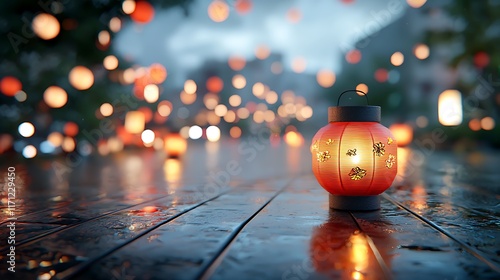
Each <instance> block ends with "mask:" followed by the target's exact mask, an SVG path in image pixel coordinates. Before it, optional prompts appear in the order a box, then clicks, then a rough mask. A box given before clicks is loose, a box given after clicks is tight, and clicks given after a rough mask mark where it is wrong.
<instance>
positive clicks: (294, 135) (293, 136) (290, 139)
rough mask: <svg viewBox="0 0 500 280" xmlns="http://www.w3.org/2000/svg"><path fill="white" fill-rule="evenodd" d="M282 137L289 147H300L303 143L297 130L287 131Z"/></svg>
mask: <svg viewBox="0 0 500 280" xmlns="http://www.w3.org/2000/svg"><path fill="white" fill-rule="evenodd" d="M283 138H284V139H285V143H287V144H288V146H290V147H300V146H302V145H304V137H302V134H300V133H299V132H296V131H288V132H287V133H285V136H284V137H283Z"/></svg>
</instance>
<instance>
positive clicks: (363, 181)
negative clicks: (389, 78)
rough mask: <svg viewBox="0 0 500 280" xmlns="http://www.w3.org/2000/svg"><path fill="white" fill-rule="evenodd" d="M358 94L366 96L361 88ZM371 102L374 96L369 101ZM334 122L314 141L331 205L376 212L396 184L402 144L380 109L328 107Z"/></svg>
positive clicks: (313, 149)
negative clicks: (382, 119) (385, 123)
mask: <svg viewBox="0 0 500 280" xmlns="http://www.w3.org/2000/svg"><path fill="white" fill-rule="evenodd" d="M349 91H355V92H360V93H363V94H364V95H365V97H366V94H365V93H364V92H362V91H359V90H348V91H344V92H342V93H341V94H340V96H339V101H340V97H342V95H343V94H344V93H346V92H349ZM366 99H367V101H368V98H367V97H366ZM328 121H329V124H327V125H326V126H324V127H323V128H321V129H320V130H319V131H318V132H317V133H316V135H315V136H314V138H313V140H312V145H311V153H312V168H313V173H314V175H315V176H316V179H317V180H318V182H319V183H320V185H321V186H322V187H323V188H324V189H325V190H327V191H328V192H329V193H330V207H331V208H334V209H340V210H376V209H379V208H380V201H379V198H378V195H379V194H380V193H382V192H384V191H385V190H386V189H387V188H389V186H390V185H391V184H392V182H393V180H394V177H395V176H396V172H397V162H396V156H397V143H396V140H395V138H394V136H393V135H392V134H391V132H390V131H389V129H388V128H386V127H384V126H383V125H381V124H380V107H379V106H368V105H367V106H338V102H337V107H329V108H328Z"/></svg>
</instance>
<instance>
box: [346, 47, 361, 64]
mask: <svg viewBox="0 0 500 280" xmlns="http://www.w3.org/2000/svg"><path fill="white" fill-rule="evenodd" d="M345 60H346V61H347V62H349V63H350V64H356V63H358V62H360V61H361V52H360V51H359V50H350V51H348V52H347V53H346V54H345Z"/></svg>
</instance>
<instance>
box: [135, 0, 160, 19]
mask: <svg viewBox="0 0 500 280" xmlns="http://www.w3.org/2000/svg"><path fill="white" fill-rule="evenodd" d="M154 16H155V9H154V8H153V6H152V5H151V4H150V3H149V2H147V1H136V3H135V9H134V11H133V12H132V13H131V14H130V18H132V20H133V21H135V22H137V23H141V24H145V23H148V22H150V21H152V20H153V18H154Z"/></svg>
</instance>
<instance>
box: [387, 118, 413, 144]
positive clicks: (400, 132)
mask: <svg viewBox="0 0 500 280" xmlns="http://www.w3.org/2000/svg"><path fill="white" fill-rule="evenodd" d="M389 130H390V131H391V133H392V135H394V139H396V141H397V142H398V146H399V147H404V146H407V145H409V144H410V143H411V141H413V128H412V127H411V125H409V124H406V123H395V124H392V125H391V126H389Z"/></svg>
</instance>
